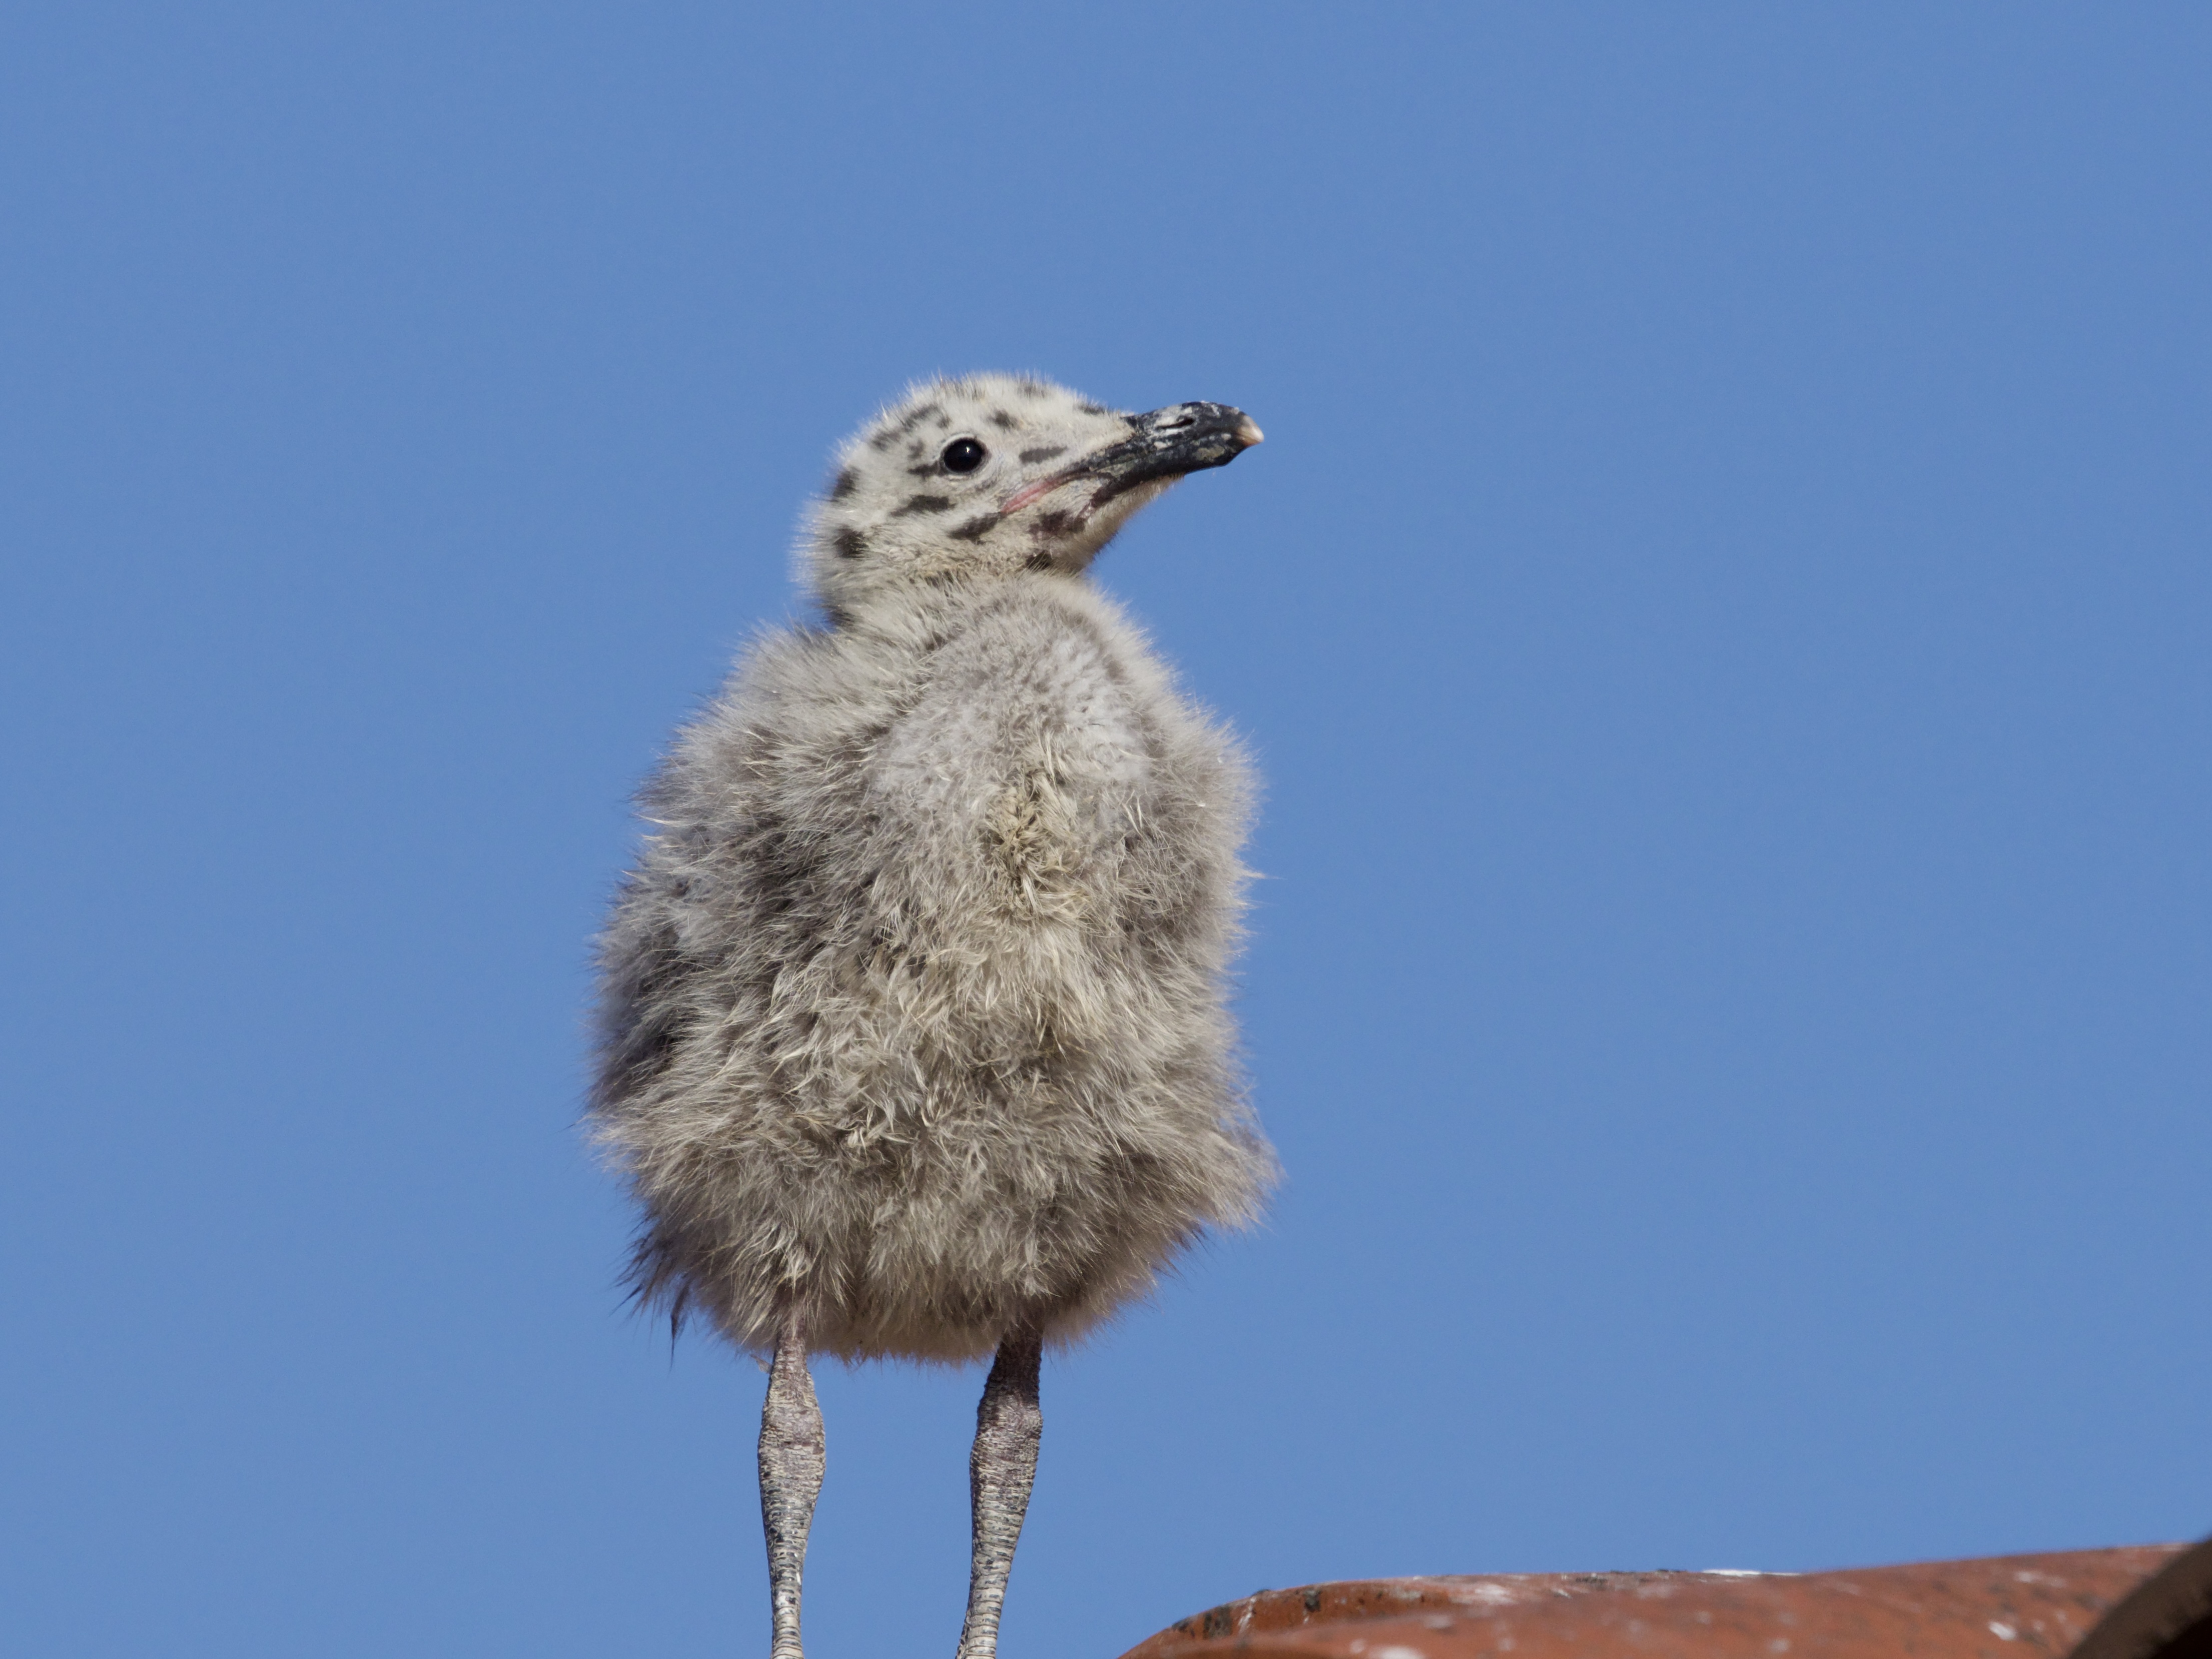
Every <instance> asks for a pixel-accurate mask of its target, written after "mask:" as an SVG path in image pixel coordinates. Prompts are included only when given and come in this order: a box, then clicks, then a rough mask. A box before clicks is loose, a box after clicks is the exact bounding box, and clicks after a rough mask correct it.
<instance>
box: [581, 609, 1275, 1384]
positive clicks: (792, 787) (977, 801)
mask: <svg viewBox="0 0 2212 1659" xmlns="http://www.w3.org/2000/svg"><path fill="white" fill-rule="evenodd" d="M1251 796H1252V785H1251V781H1250V777H1249V770H1248V768H1247V766H1246V763H1245V762H1244V759H1243V756H1242V754H1241V752H1240V751H1239V749H1238V747H1237V744H1236V742H1235V740H1234V739H1233V738H1231V736H1230V735H1229V734H1228V732H1225V730H1224V729H1223V728H1222V727H1220V726H1218V725H1217V724H1216V723H1215V722H1214V721H1213V720H1212V719H1210V718H1209V717H1208V716H1207V715H1206V714H1205V713H1204V712H1203V711H1202V710H1200V709H1199V708H1196V707H1195V706H1194V705H1193V704H1192V703H1191V702H1188V700H1187V699H1185V698H1184V697H1183V696H1182V695H1181V694H1180V693H1179V692H1178V691H1177V690H1176V687H1175V685H1174V684H1173V683H1172V682H1171V680H1170V677H1169V675H1168V673H1167V671H1165V669H1164V667H1163V666H1162V665H1161V664H1160V663H1159V662H1158V659H1156V658H1155V657H1154V656H1153V655H1152V653H1151V651H1150V650H1149V649H1148V648H1147V646H1146V641H1144V639H1143V637H1142V635H1140V634H1139V632H1138V630H1137V629H1135V628H1134V627H1133V625H1132V624H1131V623H1129V622H1128V621H1127V619H1126V618H1125V617H1123V616H1122V615H1121V612H1120V611H1119V610H1118V609H1117V608H1116V607H1115V605H1114V604H1113V603H1112V602H1111V601H1109V599H1106V598H1105V597H1104V596H1103V594H1101V593H1100V592H1098V591H1097V589H1095V588H1094V587H1092V586H1091V585H1090V583H1089V582H1088V580H1085V579H1084V578H1082V577H1080V576H1073V577H1070V576H1064V575H1052V576H1046V577H1036V578H1033V579H1026V580H1010V581H1004V582H994V583H987V584H977V585H974V586H966V585H959V584H954V585H950V586H939V587H933V588H932V589H931V590H930V591H929V592H928V593H927V595H926V596H925V597H921V598H917V599H915V601H914V602H913V603H912V604H910V605H900V606H898V607H896V609H895V610H892V611H887V612H885V613H884V614H871V615H867V616H864V617H860V618H857V619H854V618H846V619H843V620H842V623H841V625H839V626H836V627H832V628H829V629H810V628H797V629H784V630H781V631H776V632H772V633H770V634H768V635H764V636H763V637H762V638H761V639H760V640H759V641H757V643H756V644H755V645H754V646H753V647H751V648H750V651H749V652H748V653H746V655H745V656H744V658H743V659H741V661H740V662H739V664H738V667H737V669H736V671H735V672H734V674H733V675H732V678H731V680H730V682H729V684H728V685H727V686H726V688H725V689H724V690H723V692H722V693H721V695H720V697H719V698H718V699H717V700H716V701H715V702H714V703H713V704H712V705H711V706H710V707H709V708H708V709H707V710H706V712H705V713H704V714H702V716H701V717H700V718H699V719H697V720H696V721H694V722H693V723H692V724H691V725H690V726H688V727H687V728H685V729H684V731H683V732H681V733H680V734H679V736H678V739H677V742H676V744H675V746H674V749H673V750H672V752H671V754H670V756H669V757H667V759H666V760H665V762H664V763H663V764H662V766H661V768H660V769H659V773H658V775H656V776H655V777H654V779H653V781H652V782H651V783H650V784H649V786H648V787H647V790H646V792H645V795H644V803H645V806H644V810H645V812H646V815H647V817H648V818H649V819H650V821H651V822H652V823H653V826H654V829H653V833H652V834H651V835H649V836H648V837H647V839H646V841H645V843H644V846H643V848H642V852H641V856H640V859H639V861H638V865H637V867H636V869H635V871H633V872H631V874H630V875H629V877H628V878H626V879H625V881H624V883H623V887H622V890H621V892H620V895H619V897H618V899H617V902H616V905H615V909H614V914H613V916H612V919H611V923H610V925H609V927H608V928H607V930H606V932H605V935H604V936H603V938H602V940H601V947H600V950H601V965H602V970H603V979H602V987H601V988H602V995H601V1002H600V1011H599V1018H600V1061H599V1073H598V1078H597V1082H596V1086H595V1088H594V1091H593V1094H592V1116H593V1119H594V1121H595V1124H596V1127H597V1131H598V1133H599V1138H600V1139H601V1140H602V1141H603V1142H604V1144H605V1146H607V1147H608V1148H610V1149H611V1152H612V1155H613V1156H614V1157H615V1158H616V1159H617V1162H618V1163H619V1164H620V1165H621V1166H622V1167H623V1169H624V1170H626V1171H627V1172H628V1175H629V1179H630V1181H631V1182H632V1184H633V1186H634V1188H635V1193H636V1195H637V1197H638V1198H639V1200H641V1204H642V1206H643V1207H644V1211H645V1214H646V1223H645V1226H644V1229H643V1231H642V1233H641V1237H640V1240H639V1243H638V1246H637V1251H636V1256H635V1261H634V1263H633V1266H632V1270H631V1276H632V1282H633V1285H634V1286H635V1289H636V1290H637V1291H639V1293H640V1294H641V1297H643V1298H644V1299H645V1300H646V1301H647V1302H648V1303H649V1304H656V1305H659V1306H663V1307H665V1308H666V1309H667V1310H669V1311H670V1313H671V1316H672V1317H673V1318H674V1319H675V1320H676V1321H678V1322H681V1320H682V1319H683V1317H684V1314H685V1312H686V1310H697V1311H701V1312H703V1313H705V1314H707V1315H708V1316H710V1317H711V1318H712V1319H713V1320H714V1322H715V1323H716V1324H717V1325H718V1326H719V1327H720V1329H721V1330H722V1332H723V1333H724V1334H726V1335H727V1337H728V1338H729V1340H731V1341H732V1342H733V1343H735V1344H737V1345H738V1346H739V1347H741V1348H744V1349H749V1350H752V1351H755V1352H768V1351H770V1350H772V1349H773V1347H774V1345H775V1335H776V1330H777V1326H778V1323H779V1320H780V1316H781V1313H782V1311H783V1310H786V1309H787V1308H790V1307H792V1306H793V1305H796V1306H798V1307H799V1309H800V1310H802V1312H803V1314H804V1316H805V1322H806V1327H807V1338H808V1344H809V1346H810V1347H811V1348H813V1349H815V1350H817V1351H818V1352H829V1353H835V1354H837V1355H840V1356H842V1357H843V1358H848V1359H857V1358H874V1357H879V1356H896V1357H903V1358H915V1359H922V1360H945V1361H954V1360H963V1359H968V1358H974V1357H976V1356H979V1355H981V1354H984V1353H987V1352H989V1351H990V1350H991V1349H992V1348H993V1347H994V1346H995V1345H996V1344H997V1343H998V1342H999V1340H1000V1338H1001V1337H1002V1336H1003V1335H1005V1334H1006V1333H1007V1332H1009V1331H1010V1330H1013V1329H1016V1328H1030V1329H1036V1330H1041V1331H1042V1333H1043V1334H1044V1335H1045V1337H1046V1339H1047V1340H1050V1341H1054V1342H1065V1341H1067V1340H1072V1339H1073V1338H1075V1337H1078V1336H1079V1335H1080V1334H1082V1333H1083V1332H1084V1331H1085V1329H1087V1328H1090V1327H1091V1326H1093V1325H1094V1324H1096V1323H1097V1322H1098V1321H1099V1320H1101V1319H1103V1318H1104V1317H1106V1316H1109V1314H1111V1313H1112V1312H1113V1311H1114V1310H1115V1308H1116V1307H1117V1306H1118V1305H1119V1304H1122V1303H1123V1302H1125V1301H1126V1300H1127V1299H1128V1298H1130V1297H1135V1296H1139V1295H1141V1294H1143V1293H1144V1292H1145V1291H1146V1289H1147V1288H1148V1287H1149V1286H1150V1285H1152V1283H1153V1280H1154V1277H1155V1275H1156V1274H1157V1273H1158V1272H1159V1271H1160V1270H1161V1268H1162V1267H1164V1266H1165V1265H1166V1264H1167V1263H1168V1262H1169V1261H1170V1260H1171V1259H1172V1258H1173V1257H1174V1256H1175V1255H1176V1254H1177V1253H1178V1252H1179V1251H1180V1250H1181V1249H1183V1248H1184V1247H1185V1246H1186V1245H1188V1243H1190V1242H1191V1241H1192V1240H1193V1239H1194V1237H1196V1236H1197V1235H1198V1234H1199V1233H1200V1231H1202V1230H1203V1229H1205V1228H1206V1227H1208V1226H1210V1225H1211V1226H1222V1225H1231V1226H1233V1225H1243V1224H1245V1223H1248V1222H1249V1221H1250V1220H1251V1219H1252V1218H1254V1217H1255V1215H1256V1213H1257V1212H1258V1210H1259V1207H1260V1205H1261V1200H1262V1199H1263V1198H1264V1196H1265V1194H1266V1192H1267V1188H1268V1187H1269V1186H1270V1185H1271V1183H1272V1182H1273V1176H1274V1167H1275V1166H1274V1162H1273V1156H1272V1154H1271V1153H1270V1152H1269V1151H1268V1149H1267V1145H1266V1143H1265V1141H1264V1140H1262V1139H1261V1136H1260V1134H1259V1132H1258V1129H1257V1127H1256V1125H1255V1121H1254V1120H1253V1118H1252V1116H1251V1115H1250V1113H1249V1110H1248V1109H1247V1106H1246V1103H1245V1101H1244V1095H1243V1086H1242V1083H1241V1079H1240V1074H1239V1071H1238V1067H1237V1061H1236V1054H1235V1041H1234V1032H1233V1030H1232V1027H1231V1022H1230V1019H1229V1017H1228V1013H1227V1011H1226V1007H1225V1002H1226V998H1227V994H1228V983H1227V978H1226V975H1227V970H1228V967H1229V963H1230V960H1231V957H1232V955H1233V954H1234V951H1235V949H1236V946H1237V938H1238V927H1237V916H1238V912H1239V910H1240V908H1241V899H1240V890H1241V886H1242V883H1243V876H1244V872H1243V870H1242V869H1241V868H1240V866H1239V865H1238V862H1237V848H1238V847H1239V845H1240V844H1241V842H1242V840H1243V834H1244V829H1245V824H1246V821H1247V818H1248V816H1249V807H1250V803H1251Z"/></svg>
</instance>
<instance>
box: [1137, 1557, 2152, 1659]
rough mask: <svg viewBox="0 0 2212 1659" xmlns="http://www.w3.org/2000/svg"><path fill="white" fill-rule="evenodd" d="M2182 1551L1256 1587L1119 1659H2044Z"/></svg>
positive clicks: (2064, 1650)
mask: <svg viewBox="0 0 2212 1659" xmlns="http://www.w3.org/2000/svg"><path fill="white" fill-rule="evenodd" d="M2181 1548H2182V1547H2181V1546H2179V1545H2173V1544H2148V1545H2140V1546H2135V1547H2126V1548H2120V1549H2103V1550H2069V1551H2065V1552H2062V1553H2056V1554H2050V1555H2003V1556H1994V1557H1990V1558H1986V1559H1980V1560H1972V1561H1919V1562H1914V1563H1911V1564H1910V1565H1905V1566H1896V1567H1860V1568H1853V1569H1850V1570H1848V1571H1839V1572H1808V1573H1722V1572H1596V1573H1491V1574H1480V1575H1471V1576H1468V1577H1437V1578H1385V1579H1375V1580H1370V1581H1366V1582H1363V1583H1340V1584H1316V1585H1312V1586H1310V1587H1308V1588H1306V1589H1288V1590H1262V1591H1261V1592H1260V1594H1258V1595H1249V1596H1246V1597H1245V1598H1244V1599H1243V1601H1231V1602H1228V1603H1226V1604H1225V1605H1223V1606H1221V1607H1215V1608H1213V1609H1212V1611H1210V1612H1207V1613H1200V1614H1199V1615H1197V1616H1196V1617H1194V1618H1191V1619H1186V1620H1183V1621H1182V1623H1181V1624H1178V1625H1176V1626H1171V1627H1170V1628H1169V1629H1167V1630H1164V1631H1162V1632H1160V1633H1159V1634H1158V1635H1157V1636H1155V1637H1153V1638H1151V1639H1150V1640H1149V1641H1146V1642H1145V1643H1142V1644H1139V1646H1137V1647H1135V1648H1133V1649H1132V1650H1130V1651H1129V1653H1128V1654H1127V1656H1126V1659H1214V1656H1217V1655H1219V1656H1227V1655H1230V1654H1249V1655H1252V1656H1255V1659H1631V1656H1633V1659H1900V1656H1911V1659H2057V1656H2061V1655H2065V1654H2068V1653H2070V1652H2071V1651H2072V1650H2073V1649H2074V1647H2075V1644H2078V1643H2079V1642H2080V1641H2081V1638H2083V1637H2084V1636H2085V1635H2086V1634H2087V1632H2089V1630H2090V1629H2091V1627H2092V1626H2094V1625H2096V1624H2097V1622H2098V1621H2099V1620H2100V1619H2101V1618H2103V1616H2104V1615H2105V1613H2106V1612H2107V1611H2108V1610H2109V1609H2111V1608H2112V1607H2113V1606H2114V1605H2115V1604H2117V1603H2118V1602H2119V1601H2121V1600H2122V1599H2123V1598H2124V1597H2125V1596H2126V1595H2128V1593H2129V1592H2130V1590H2132V1589H2135V1588H2136V1586H2137V1585H2139V1584H2141V1583H2143V1581H2144V1580H2146V1579H2147V1578H2148V1577H2150V1576H2151V1575H2152V1574H2153V1573H2154V1572H2155V1571H2158V1569H2159V1568H2160V1567H2162V1566H2164V1565H2166V1562H2167V1561H2168V1560H2170V1559H2172V1558H2173V1557H2174V1556H2175V1555H2176V1554H2178V1553H2179V1552H2180V1550H2181Z"/></svg>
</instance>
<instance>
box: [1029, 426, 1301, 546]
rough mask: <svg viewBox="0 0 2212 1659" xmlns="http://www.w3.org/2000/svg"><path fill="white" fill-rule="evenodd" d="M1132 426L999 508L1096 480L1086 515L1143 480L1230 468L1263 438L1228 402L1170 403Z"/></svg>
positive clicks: (1032, 485) (1133, 487) (1149, 481)
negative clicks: (1114, 440) (1118, 438)
mask: <svg viewBox="0 0 2212 1659" xmlns="http://www.w3.org/2000/svg"><path fill="white" fill-rule="evenodd" d="M1129 427H1130V432H1129V435H1128V436H1127V437H1126V438H1124V439H1122V440H1121V441H1120V442H1118V443H1112V444H1109V445H1107V446H1106V447H1105V448H1103V449H1100V450H1095V451H1093V452H1092V453H1091V454H1089V455H1086V456H1085V457H1084V458H1083V459H1081V460H1079V461H1077V462H1075V463H1074V464H1073V465H1070V466H1066V467H1062V468H1061V469H1060V471H1058V472H1055V473H1054V474H1053V475H1052V477H1049V478H1045V479H1040V480H1039V481H1038V482H1037V483H1033V484H1031V485H1030V486H1029V487H1028V488H1027V489H1024V490H1022V491H1020V492H1019V493H1018V494H1017V495H1015V496H1014V497H1013V499H1012V500H1011V501H1008V502H1007V503H1006V506H1005V507H1003V508H1002V509H1000V510H1001V511H1002V512H1006V513H1012V512H1015V511H1017V510H1018V509H1019V508H1021V507H1026V506H1028V505H1029V503H1030V502H1031V501H1035V500H1036V499H1037V497H1038V496H1040V495H1046V494H1048V493H1049V492H1050V491H1052V490H1054V489H1059V488H1060V486H1061V485H1062V484H1066V483H1074V482H1075V481H1076V480H1077V479H1079V478H1097V479H1098V480H1099V481H1100V488H1099V489H1098V490H1097V493H1096V494H1095V495H1092V496H1091V501H1090V505H1089V506H1088V507H1086V508H1085V517H1086V518H1087V517H1088V516H1089V515H1090V514H1091V513H1095V512H1097V510H1098V508H1100V507H1103V506H1104V505H1105V504H1106V503H1107V502H1109V501H1112V500H1113V499H1114V498H1115V496H1116V495H1125V494H1127V492H1128V491H1130V490H1132V489H1135V488H1136V487H1137V486H1138V485H1139V484H1146V483H1157V482H1158V480H1160V479H1163V478H1180V477H1182V475H1183V474H1184V473H1186V472H1203V471H1205V470H1206V468H1207V467H1210V466H1226V465H1229V463H1230V462H1231V461H1233V460H1235V459H1237V457H1238V456H1239V455H1241V454H1243V453H1244V452H1245V451H1246V450H1248V449H1249V448H1251V447H1252V446H1253V445H1254V444H1256V443H1258V442H1259V441H1260V438H1261V433H1260V428H1258V427H1257V426H1255V424H1253V421H1252V417H1251V416H1249V415H1247V414H1246V413H1245V412H1244V411H1243V410H1241V409H1231V408H1230V406H1229V405H1228V404H1169V405H1168V406H1167V407H1166V408H1165V409H1156V410H1153V411H1152V413H1151V414H1149V415H1132V416H1129Z"/></svg>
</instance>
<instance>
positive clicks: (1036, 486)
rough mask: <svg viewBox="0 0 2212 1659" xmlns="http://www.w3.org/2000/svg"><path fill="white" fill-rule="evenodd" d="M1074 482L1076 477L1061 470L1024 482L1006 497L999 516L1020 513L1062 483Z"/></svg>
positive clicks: (1003, 516)
mask: <svg viewBox="0 0 2212 1659" xmlns="http://www.w3.org/2000/svg"><path fill="white" fill-rule="evenodd" d="M1074 482H1075V480H1074V478H1073V477H1070V476H1069V475H1068V474H1066V473H1065V472H1059V473H1054V475H1053V476H1052V477H1049V478H1039V479H1038V480H1037V481H1036V483H1032V484H1024V485H1023V486H1022V487H1021V488H1020V489H1017V490H1016V491H1015V492H1014V493H1013V494H1012V495H1009V496H1007V497H1006V505H1005V506H1004V507H1000V509H999V516H1000V518H1002V519H1003V518H1005V517H1006V515H1007V514H1008V513H1018V512H1020V511H1021V510H1022V509H1023V508H1024V507H1027V506H1028V505H1029V504H1030V502H1031V501H1036V500H1037V499H1038V498H1039V497H1041V496H1045V495H1051V494H1052V492H1053V491H1054V490H1055V489H1059V488H1060V486H1061V485H1063V484H1071V483H1074Z"/></svg>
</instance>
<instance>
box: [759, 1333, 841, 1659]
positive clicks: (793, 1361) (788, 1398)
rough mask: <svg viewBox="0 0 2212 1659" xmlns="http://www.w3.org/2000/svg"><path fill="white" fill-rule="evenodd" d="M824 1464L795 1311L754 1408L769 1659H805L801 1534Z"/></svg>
mask: <svg viewBox="0 0 2212 1659" xmlns="http://www.w3.org/2000/svg"><path fill="white" fill-rule="evenodd" d="M827 1461H828V1458H827V1454H826V1452H825V1451H824V1449H823V1439H822V1408H821V1407H819V1406H817V1405H816V1404H815V1403H814V1379H813V1378H812V1377H811V1376H808V1375H807V1374H806V1330H805V1324H804V1323H803V1322H801V1320H800V1318H799V1310H797V1309H795V1308H794V1309H793V1310H792V1311H791V1312H790V1313H788V1314H787V1315H785V1316H784V1321H783V1329H782V1330H781V1332H780V1333H778V1334H777V1336H776V1340H775V1364H774V1365H773V1366H772V1367H771V1368H770V1369H769V1378H768V1402H767V1403H766V1404H765V1405H763V1407H761V1432H760V1487H761V1530H762V1531H763V1532H764V1533H766V1534H768V1583H769V1598H770V1600H771V1601H772V1602H773V1603H774V1606H775V1640H774V1642H773V1644H771V1646H770V1647H769V1656H770V1659H804V1655H803V1654H802V1652H801V1650H800V1649H799V1575H800V1573H801V1572H802V1571H804V1569H805V1565H806V1528H808V1526H809V1525H811V1523H812V1522H813V1520H814V1500H815V1498H817V1497H818V1496H819V1495H820V1494H821V1492H822V1470H823V1465H824V1464H825V1463H826V1462H827Z"/></svg>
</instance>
